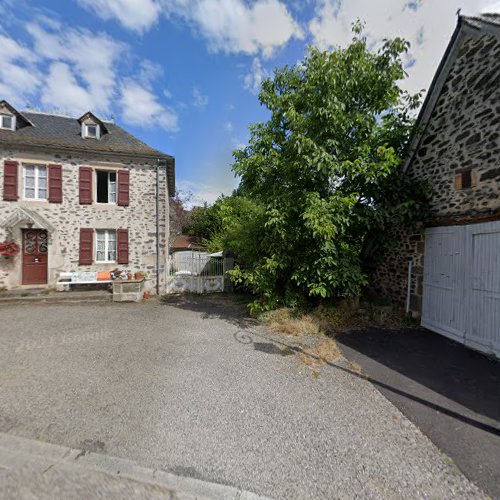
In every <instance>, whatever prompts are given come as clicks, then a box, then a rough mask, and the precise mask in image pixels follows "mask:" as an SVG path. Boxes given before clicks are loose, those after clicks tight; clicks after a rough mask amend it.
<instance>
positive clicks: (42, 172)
mask: <svg viewBox="0 0 500 500" xmlns="http://www.w3.org/2000/svg"><path fill="white" fill-rule="evenodd" d="M37 171H38V177H40V178H44V179H46V178H47V168H46V167H37Z"/></svg>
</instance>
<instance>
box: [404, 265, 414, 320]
mask: <svg viewBox="0 0 500 500" xmlns="http://www.w3.org/2000/svg"><path fill="white" fill-rule="evenodd" d="M412 271H413V260H410V261H409V262H408V288H407V290H406V314H409V313H410V305H411V278H412Z"/></svg>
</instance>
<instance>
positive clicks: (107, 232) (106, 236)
mask: <svg viewBox="0 0 500 500" xmlns="http://www.w3.org/2000/svg"><path fill="white" fill-rule="evenodd" d="M111 233H113V234H114V236H115V238H114V243H115V251H114V253H115V258H114V260H110V259H108V255H109V250H110V248H109V243H110V237H109V235H110V234H111ZM117 233H118V231H117V230H116V229H96V230H95V262H96V264H109V263H116V262H117V260H118V242H117V237H118V234H117ZM99 234H104V256H105V260H99V259H98V258H97V256H98V248H97V247H98V242H99Z"/></svg>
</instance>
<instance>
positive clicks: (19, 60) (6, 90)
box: [0, 33, 40, 106]
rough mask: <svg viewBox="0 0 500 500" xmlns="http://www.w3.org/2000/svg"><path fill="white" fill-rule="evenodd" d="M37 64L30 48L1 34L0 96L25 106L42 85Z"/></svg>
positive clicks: (17, 104)
mask: <svg viewBox="0 0 500 500" xmlns="http://www.w3.org/2000/svg"><path fill="white" fill-rule="evenodd" d="M36 62H37V60H36V57H35V56H34V54H33V53H32V52H31V51H30V50H29V49H28V48H26V47H24V46H22V45H20V44H19V43H18V42H16V41H15V40H13V39H12V38H9V37H8V36H5V35H2V34H1V33H0V96H2V98H4V99H7V100H8V101H11V103H12V104H14V105H16V106H24V105H25V104H26V101H27V100H29V98H30V97H31V96H32V95H33V94H34V93H35V92H36V90H37V89H38V87H39V85H40V78H39V76H38V72H37V71H36V66H35V63H36Z"/></svg>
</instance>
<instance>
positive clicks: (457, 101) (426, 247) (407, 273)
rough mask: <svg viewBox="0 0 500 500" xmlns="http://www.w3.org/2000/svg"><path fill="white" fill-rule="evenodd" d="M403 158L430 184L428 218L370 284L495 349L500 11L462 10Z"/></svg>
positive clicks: (466, 339) (499, 307)
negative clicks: (474, 12) (466, 13)
mask: <svg viewBox="0 0 500 500" xmlns="http://www.w3.org/2000/svg"><path fill="white" fill-rule="evenodd" d="M404 168H405V171H406V174H407V175H409V176H411V177H412V178H419V179H425V180H427V181H428V182H429V183H430V184H431V186H432V188H433V195H432V202H431V210H432V213H433V219H432V221H431V222H430V223H429V224H428V225H427V226H426V227H424V228H422V229H421V230H420V231H415V232H414V233H413V234H407V233H402V234H401V238H400V240H399V244H398V245H397V247H396V248H394V249H393V251H391V252H390V253H389V255H387V257H386V259H385V261H384V263H383V264H382V265H381V266H379V268H378V269H377V270H376V273H375V276H374V283H375V285H376V286H377V287H378V289H379V290H380V291H381V293H384V294H385V295H388V296H390V297H391V298H392V299H393V301H394V302H396V303H398V304H401V305H404V304H405V303H406V304H407V307H408V309H409V310H410V311H411V312H412V313H413V315H415V316H421V318H422V324H423V325H424V326H425V327H427V328H429V329H431V330H433V331H436V332H438V333H441V334H443V335H447V336H449V337H450V338H453V339H455V340H458V341H460V342H463V343H465V344H467V345H470V346H472V347H474V348H477V349H479V350H482V351H487V352H493V353H496V354H497V355H499V356H500V198H499V195H500V15H498V14H483V15H481V16H477V17H464V16H459V18H458V23H457V27H456V30H455V32H454V34H453V37H452V39H451V41H450V43H449V46H448V48H447V50H446V53H445V55H444V57H443V59H442V61H441V64H440V66H439V68H438V71H437V73H436V75H435V77H434V80H433V82H432V85H431V87H430V89H429V92H428V94H427V98H426V100H425V102H424V105H423V107H422V109H421V112H420V115H419V117H418V120H417V128H416V133H415V136H414V138H413V142H412V145H411V153H410V155H409V157H408V158H407V161H406V164H405V166H404ZM410 263H411V264H410ZM410 265H411V268H410ZM409 277H410V279H409ZM408 282H409V286H408ZM407 300H408V301H407Z"/></svg>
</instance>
